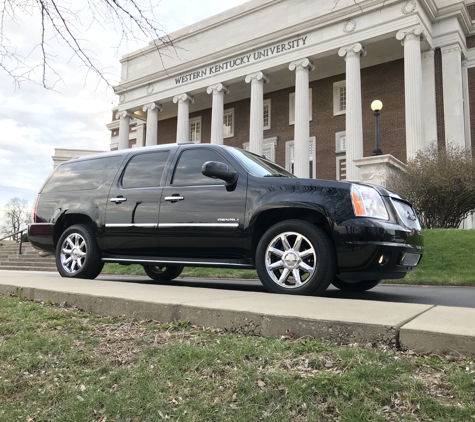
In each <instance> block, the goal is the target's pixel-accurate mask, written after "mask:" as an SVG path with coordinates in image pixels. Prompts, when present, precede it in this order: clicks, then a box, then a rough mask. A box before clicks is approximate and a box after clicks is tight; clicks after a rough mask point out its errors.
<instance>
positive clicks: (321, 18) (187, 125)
mask: <svg viewBox="0 0 475 422" xmlns="http://www.w3.org/2000/svg"><path fill="white" fill-rule="evenodd" d="M470 3H473V4H470ZM472 17H475V3H474V2H473V0H471V1H463V0H409V1H400V0H361V1H358V2H357V4H355V2H354V0H339V1H337V2H335V1H330V0H326V1H324V0H285V1H284V0H251V1H249V2H247V3H244V4H242V5H241V6H238V7H235V8H233V9H231V10H228V11H226V12H224V13H221V14H219V15H216V16H213V17H211V18H209V19H205V20H203V21H201V22H198V23H196V24H194V25H191V26H188V27H186V28H183V29H182V30H179V31H177V32H174V33H172V34H170V37H171V39H173V45H166V46H165V45H162V43H161V42H160V41H157V42H151V43H150V44H149V45H148V46H147V47H145V48H143V49H141V50H139V51H135V52H132V53H130V54H128V55H126V56H124V57H123V58H122V60H121V64H122V74H121V78H122V81H121V83H120V84H119V85H118V86H117V87H116V91H117V94H118V95H119V105H118V107H117V108H116V109H114V111H113V115H114V117H113V121H112V122H111V123H109V124H108V125H107V126H108V128H109V129H110V130H111V149H116V148H119V149H121V148H128V147H132V146H134V147H141V146H144V145H155V144H157V143H158V144H161V143H169V142H175V141H177V142H185V141H189V140H193V141H195V142H211V143H223V142H224V143H225V144H229V145H233V146H239V147H245V148H248V149H249V150H251V151H253V152H256V153H259V154H261V153H264V154H266V155H267V156H268V157H269V158H271V159H272V160H274V161H276V162H277V163H278V164H280V165H282V166H285V167H287V168H288V169H289V170H291V171H293V172H294V173H295V174H296V175H298V176H302V177H308V176H310V177H321V178H337V179H344V178H347V179H350V180H356V179H359V178H360V170H359V168H358V167H356V166H355V164H354V162H353V160H354V159H358V158H362V157H365V156H369V155H371V151H372V150H373V148H374V120H373V114H372V111H371V109H370V104H371V102H372V101H373V100H374V99H379V100H381V101H382V102H383V104H384V107H383V110H382V111H381V120H380V126H381V132H380V133H381V148H382V150H383V152H384V153H388V154H391V155H393V156H394V157H396V158H397V159H399V160H400V161H402V162H404V161H406V159H407V158H410V157H413V156H414V155H415V153H416V152H417V151H418V150H419V149H421V148H423V147H425V146H426V145H428V144H429V143H431V142H432V141H437V142H438V143H439V144H445V143H446V142H447V141H451V142H454V143H457V144H460V145H466V146H469V147H471V142H472V141H471V139H472V136H471V125H470V123H471V122H470V120H471V113H470V106H471V105H472V109H474V110H475V104H472V102H473V101H474V99H475V94H474V89H475V71H474V68H475V48H473V47H475V37H474V35H475V26H474V23H473V21H472ZM472 126H473V125H472Z"/></svg>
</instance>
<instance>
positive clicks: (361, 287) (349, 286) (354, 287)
mask: <svg viewBox="0 0 475 422" xmlns="http://www.w3.org/2000/svg"><path fill="white" fill-rule="evenodd" d="M379 283H381V280H360V281H357V282H356V283H348V282H346V281H343V280H340V279H339V278H338V277H337V276H335V278H334V279H333V281H332V284H333V285H334V286H335V287H336V288H338V289H340V290H343V291H344V292H365V291H366V290H371V289H372V288H373V287H376V286H377V285H378V284H379Z"/></svg>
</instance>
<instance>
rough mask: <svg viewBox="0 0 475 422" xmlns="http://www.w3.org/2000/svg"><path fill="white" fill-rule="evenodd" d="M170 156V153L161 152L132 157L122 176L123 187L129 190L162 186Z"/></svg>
mask: <svg viewBox="0 0 475 422" xmlns="http://www.w3.org/2000/svg"><path fill="white" fill-rule="evenodd" d="M169 154H170V151H159V152H149V153H147V154H139V155H136V156H135V157H132V159H131V160H130V161H129V163H128V164H127V167H126V168H125V172H124V175H123V176H122V187H123V188H125V189H127V188H149V187H154V186H160V180H162V174H163V170H164V169H165V165H166V164H167V160H168V155H169Z"/></svg>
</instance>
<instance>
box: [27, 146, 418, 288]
mask: <svg viewBox="0 0 475 422" xmlns="http://www.w3.org/2000/svg"><path fill="white" fill-rule="evenodd" d="M28 235H29V238H30V241H31V243H32V245H33V246H35V247H36V248H37V249H40V250H42V251H46V252H49V253H51V254H55V256H56V265H57V268H58V271H59V273H60V274H61V276H63V277H77V278H85V279H94V278H95V277H97V276H98V275H99V273H100V272H101V270H102V268H103V265H104V263H106V262H115V263H119V264H124V265H130V264H140V265H143V267H144V269H145V271H146V273H147V275H148V276H149V277H150V278H151V279H152V280H154V281H157V282H160V281H165V280H172V279H174V278H176V277H178V276H179V275H180V273H181V272H182V270H183V267H184V266H195V267H198V266H202V267H221V268H241V269H242V268H249V269H252V268H255V269H257V273H258V275H259V278H260V280H261V282H262V283H263V285H264V286H265V287H266V288H267V289H268V290H269V291H271V292H277V293H288V294H320V293H322V292H324V291H325V290H326V289H327V287H328V286H329V285H330V284H333V285H334V286H336V287H338V288H339V289H342V290H348V291H364V290H368V289H371V288H373V287H374V286H376V285H377V284H378V283H379V282H380V281H381V279H395V278H402V277H404V276H405V275H406V273H407V272H408V271H411V270H413V269H415V268H416V267H417V265H418V264H419V262H420V259H421V257H422V253H423V239H422V233H421V227H420V225H419V221H418V219H417V216H416V214H415V213H414V210H413V208H412V207H411V205H410V204H409V203H407V202H406V201H404V200H403V199H402V198H401V197H400V196H399V195H397V194H395V193H393V192H391V191H389V190H387V189H384V188H382V187H380V186H372V185H366V184H360V183H349V182H339V181H332V180H316V179H301V178H297V177H295V176H293V175H292V174H291V173H289V172H287V171H286V170H284V169H283V168H281V167H279V166H277V165H276V164H274V163H273V162H271V161H268V160H266V159H265V158H263V157H260V156H257V155H254V154H252V153H249V152H247V151H244V150H241V149H237V148H232V147H228V146H223V145H211V144H193V143H183V144H168V145H160V146H153V147H145V148H137V149H126V150H120V151H113V152H109V153H102V154H96V155H89V156H85V157H80V158H76V159H72V160H70V161H67V162H65V163H63V164H61V165H60V166H58V168H57V169H56V170H55V171H54V172H53V173H52V174H51V176H50V177H49V178H48V180H47V181H46V182H45V183H44V185H43V187H42V189H41V191H40V193H39V195H38V198H37V201H36V205H35V210H34V216H33V223H32V224H31V225H30V226H29V232H28Z"/></svg>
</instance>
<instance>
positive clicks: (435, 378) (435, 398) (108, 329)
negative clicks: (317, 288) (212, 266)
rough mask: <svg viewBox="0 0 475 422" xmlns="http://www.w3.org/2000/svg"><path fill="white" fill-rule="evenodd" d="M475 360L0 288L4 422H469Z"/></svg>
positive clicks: (0, 410) (474, 406)
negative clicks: (159, 316)
mask: <svg viewBox="0 0 475 422" xmlns="http://www.w3.org/2000/svg"><path fill="white" fill-rule="evenodd" d="M474 374H475V362H474V361H473V360H470V359H465V358H459V360H457V361H450V362H449V361H446V360H444V359H443V358H441V357H436V356H417V355H414V354H413V353H410V352H407V353H403V352H397V351H391V350H389V351H383V350H376V349H365V348H362V347H359V346H357V345H352V346H351V347H350V346H345V347H343V346H334V345H331V344H327V343H321V342H317V341H313V340H311V339H300V340H278V339H264V338H258V337H251V336H244V335H236V334H227V333H223V332H222V331H220V330H217V329H211V328H202V327H195V326H191V325H190V324H188V323H187V322H186V321H175V322H174V323H172V324H160V323H158V322H154V321H134V320H131V319H126V318H103V317H100V316H97V315H90V314H86V313H83V312H80V311H78V310H76V309H67V308H60V307H55V306H52V305H48V304H44V303H34V302H28V301H23V300H20V299H18V298H14V297H0V421H5V422H12V421H17V420H18V421H28V420H31V421H35V422H36V421H67V422H69V421H75V422H81V421H97V422H99V421H100V422H106V421H107V422H111V421H159V420H162V419H163V420H165V419H168V420H172V421H178V420H180V421H200V422H201V421H233V422H237V421H246V422H248V421H335V420H338V421H358V422H360V421H388V420H389V421H441V422H442V421H449V420H453V421H470V420H473V415H474V414H475V402H474V401H473V397H474V396H475V381H474Z"/></svg>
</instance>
